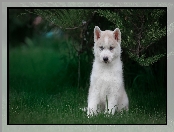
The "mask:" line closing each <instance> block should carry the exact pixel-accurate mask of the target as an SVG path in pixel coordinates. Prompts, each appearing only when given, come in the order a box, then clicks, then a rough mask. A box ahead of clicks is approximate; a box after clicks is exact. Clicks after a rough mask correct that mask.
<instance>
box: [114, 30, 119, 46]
mask: <svg viewBox="0 0 174 132" xmlns="http://www.w3.org/2000/svg"><path fill="white" fill-rule="evenodd" d="M113 34H114V38H115V39H116V40H117V42H118V43H119V44H121V32H120V29H119V28H116V29H115V30H114V32H113Z"/></svg>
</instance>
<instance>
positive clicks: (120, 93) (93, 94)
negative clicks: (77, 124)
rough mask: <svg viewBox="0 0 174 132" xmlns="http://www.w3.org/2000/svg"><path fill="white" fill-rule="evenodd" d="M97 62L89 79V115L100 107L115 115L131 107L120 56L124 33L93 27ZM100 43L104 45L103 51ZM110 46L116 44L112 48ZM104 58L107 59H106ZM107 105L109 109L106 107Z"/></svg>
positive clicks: (96, 111) (99, 109)
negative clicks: (105, 59) (106, 59)
mask: <svg viewBox="0 0 174 132" xmlns="http://www.w3.org/2000/svg"><path fill="white" fill-rule="evenodd" d="M94 42H95V44H94V56H95V58H94V62H93V68H92V73H91V78H90V88H89V94H88V107H87V115H88V116H91V115H93V114H97V113H98V112H100V111H101V110H105V112H106V113H108V112H109V113H111V114H114V113H115V111H121V110H123V109H126V110H128V104H129V101H128V97H127V94H126V91H125V89H124V82H123V75H122V62H121V59H120V56H121V47H120V44H121V32H120V30H119V29H118V28H116V29H115V30H114V31H109V30H106V31H101V30H100V28H99V27H97V26H96V27H95V28H94ZM101 46H103V47H104V49H103V50H101V48H100V47H101ZM110 47H114V48H113V49H112V50H110ZM104 57H107V58H108V61H107V62H105V61H104ZM107 108H108V110H107Z"/></svg>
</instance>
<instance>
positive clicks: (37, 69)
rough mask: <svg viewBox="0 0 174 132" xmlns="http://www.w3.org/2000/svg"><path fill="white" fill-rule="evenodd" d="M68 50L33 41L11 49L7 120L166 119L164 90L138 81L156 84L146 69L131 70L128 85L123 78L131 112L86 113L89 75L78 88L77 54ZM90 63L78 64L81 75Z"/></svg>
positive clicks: (111, 121)
mask: <svg viewBox="0 0 174 132" xmlns="http://www.w3.org/2000/svg"><path fill="white" fill-rule="evenodd" d="M67 52H68V51H66V49H65V50H58V49H56V50H55V49H53V48H48V47H47V48H44V47H37V46H36V47H32V48H13V49H10V51H9V124H166V94H165V93H164V92H163V90H160V91H159V92H158V91H155V90H154V91H152V90H151V91H150V90H149V87H148V89H147V88H146V89H145V88H144V87H143V86H142V85H145V84H143V83H145V82H146V80H147V82H150V83H151V85H152V87H155V85H156V84H152V83H153V82H154V81H152V80H153V79H155V78H154V77H152V76H149V74H148V75H146V74H141V75H140V74H138V75H136V76H134V80H133V83H132V85H131V86H130V85H129V83H128V82H127V81H125V82H126V84H125V85H126V90H127V93H128V96H129V100H130V110H129V112H124V113H122V114H121V113H116V114H115V115H114V116H109V117H108V116H106V115H104V114H102V113H101V114H99V115H98V116H95V117H92V118H87V116H86V113H85V112H83V111H81V110H80V108H83V107H85V106H87V102H86V101H87V92H88V85H89V83H88V82H89V80H85V79H84V82H85V81H86V82H87V83H82V85H81V88H80V89H78V88H77V86H76V85H77V62H76V61H75V58H76V57H75V55H74V58H73V57H72V58H70V57H69V55H68V53H67ZM66 53H67V54H66ZM84 65H85V66H86V67H88V66H89V67H88V68H86V67H85V66H84ZM90 66H91V63H89V62H88V65H87V64H82V66H81V67H82V69H81V70H82V74H81V77H82V78H89V74H90V71H89V70H90V69H91V67H90ZM136 70H137V69H136ZM146 73H149V71H148V72H146ZM148 76H149V77H148ZM127 80H128V79H127ZM141 80H144V81H141ZM138 82H140V83H138ZM146 86H150V85H149V84H146ZM158 87H159V88H160V87H162V85H160V84H159V83H158ZM154 89H155V88H154ZM160 89H162V88H160ZM163 89H164V88H163Z"/></svg>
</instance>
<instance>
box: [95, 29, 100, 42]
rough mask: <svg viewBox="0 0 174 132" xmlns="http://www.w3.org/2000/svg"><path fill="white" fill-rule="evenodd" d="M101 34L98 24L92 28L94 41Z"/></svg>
mask: <svg viewBox="0 0 174 132" xmlns="http://www.w3.org/2000/svg"><path fill="white" fill-rule="evenodd" d="M100 36H101V30H100V28H99V27H98V26H95V28H94V42H96V41H97V40H98V39H99V38H100Z"/></svg>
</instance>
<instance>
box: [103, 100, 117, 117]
mask: <svg viewBox="0 0 174 132" xmlns="http://www.w3.org/2000/svg"><path fill="white" fill-rule="evenodd" d="M116 109H117V100H116V99H115V98H114V97H109V98H108V100H107V102H106V106H105V113H108V114H112V115H114V113H115V111H116Z"/></svg>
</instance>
